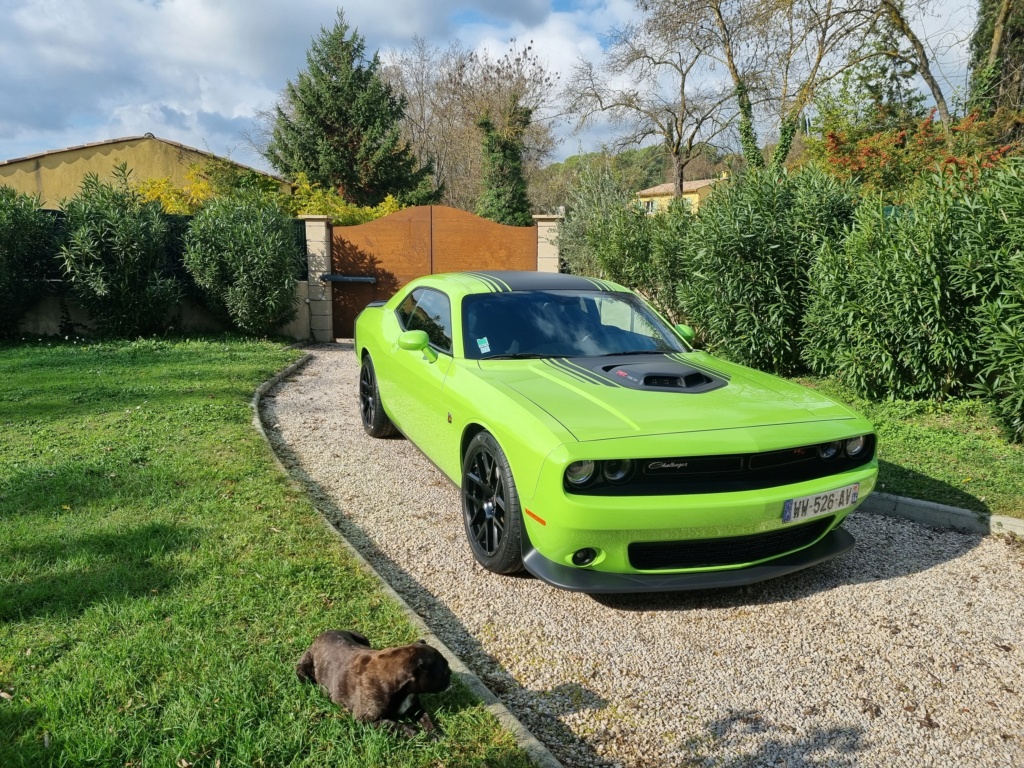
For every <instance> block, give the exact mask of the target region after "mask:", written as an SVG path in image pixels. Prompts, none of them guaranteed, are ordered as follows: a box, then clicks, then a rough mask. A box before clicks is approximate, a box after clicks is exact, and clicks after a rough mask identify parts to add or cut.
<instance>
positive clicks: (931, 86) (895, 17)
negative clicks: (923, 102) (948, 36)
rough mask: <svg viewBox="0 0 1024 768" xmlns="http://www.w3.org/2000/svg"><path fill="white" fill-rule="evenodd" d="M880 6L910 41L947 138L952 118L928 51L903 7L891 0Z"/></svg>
mask: <svg viewBox="0 0 1024 768" xmlns="http://www.w3.org/2000/svg"><path fill="white" fill-rule="evenodd" d="M882 6H883V7H884V8H885V10H886V12H887V13H888V14H889V18H890V19H891V20H892V23H893V24H894V25H895V26H896V29H898V30H899V31H900V34H902V35H903V36H904V37H905V38H906V39H907V42H909V43H910V46H911V47H912V48H913V49H914V53H915V54H916V55H917V62H916V63H917V70H918V72H919V73H920V75H921V77H922V78H923V79H924V81H925V83H926V84H927V85H928V90H930V91H931V94H932V98H933V99H935V108H936V109H938V111H939V118H940V120H941V121H942V129H943V130H944V131H945V132H946V137H947V139H948V138H949V137H950V136H951V134H950V128H951V127H952V120H951V119H950V116H949V108H948V107H947V106H946V99H945V97H944V96H943V95H942V88H941V87H940V86H939V81H938V80H936V79H935V75H933V74H932V68H931V65H930V64H929V62H928V53H927V52H926V51H925V49H924V43H922V42H921V38H919V37H918V36H917V35H916V34H915V33H914V30H913V29H911V28H910V24H909V23H908V22H907V20H906V18H905V17H904V16H903V9H902V8H901V7H900V6H899V5H898V4H897V3H895V2H893V0H883V2H882Z"/></svg>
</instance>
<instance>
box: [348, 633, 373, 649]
mask: <svg viewBox="0 0 1024 768" xmlns="http://www.w3.org/2000/svg"><path fill="white" fill-rule="evenodd" d="M348 634H349V637H351V638H352V639H353V640H354V641H355V642H357V643H359V645H365V646H366V647H367V648H369V647H370V641H369V640H367V639H366V635H363V634H360V633H359V632H356V631H355V630H354V629H350V630H348Z"/></svg>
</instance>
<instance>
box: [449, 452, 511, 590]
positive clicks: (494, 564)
mask: <svg viewBox="0 0 1024 768" xmlns="http://www.w3.org/2000/svg"><path fill="white" fill-rule="evenodd" d="M462 520H463V523H465V526H466V538H467V539H468V540H469V548H470V549H471V550H472V551H473V557H474V558H476V561H477V562H478V563H480V565H482V566H483V567H484V568H486V569H487V570H488V571H491V572H492V573H504V574H510V573H520V572H521V571H522V570H523V548H522V540H523V526H522V511H521V509H520V507H519V494H518V493H517V492H516V483H515V480H514V479H513V478H512V469H511V467H509V463H508V459H507V458H505V452H504V451H502V450H501V446H500V445H498V441H497V440H495V439H494V437H493V436H492V435H491V434H490V433H489V432H481V433H479V434H478V435H476V436H475V437H474V438H473V439H472V440H471V441H470V443H469V447H468V448H467V449H466V455H465V458H464V459H463V462H462Z"/></svg>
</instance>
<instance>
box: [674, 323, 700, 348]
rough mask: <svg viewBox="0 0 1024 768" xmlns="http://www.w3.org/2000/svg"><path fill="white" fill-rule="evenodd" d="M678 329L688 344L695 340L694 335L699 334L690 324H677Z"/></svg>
mask: <svg viewBox="0 0 1024 768" xmlns="http://www.w3.org/2000/svg"><path fill="white" fill-rule="evenodd" d="M676 331H677V332H678V333H679V335H680V336H682V337H683V341H685V342H686V343H687V344H690V343H691V342H692V341H693V339H694V337H696V335H697V334H696V333H694V332H693V328H691V327H690V326H688V325H682V324H680V325H677V326H676Z"/></svg>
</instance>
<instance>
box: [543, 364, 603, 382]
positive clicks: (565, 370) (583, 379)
mask: <svg viewBox="0 0 1024 768" xmlns="http://www.w3.org/2000/svg"><path fill="white" fill-rule="evenodd" d="M541 362H542V363H544V365H546V366H548V367H549V368H554V369H555V370H556V371H558V372H559V373H562V374H565V375H566V376H568V377H569V378H571V379H574V380H575V381H578V382H579V383H580V384H593V383H594V382H592V381H591V380H590V379H588V378H586V377H584V376H580V375H579V374H577V373H575V372H574V371H571V370H569V369H568V368H564V367H562V366H560V365H558V364H557V363H556V361H555V360H553V359H550V358H549V359H547V360H541Z"/></svg>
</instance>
